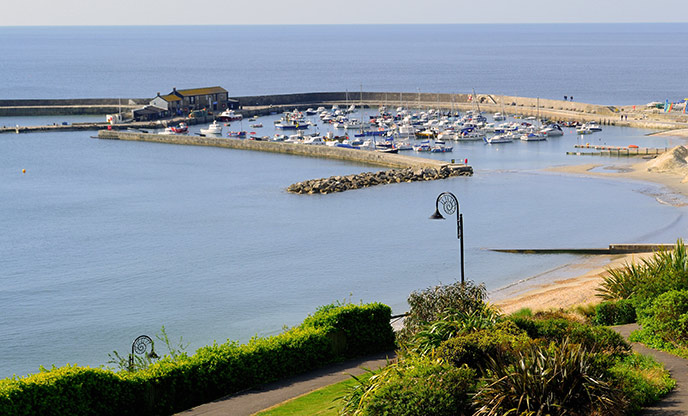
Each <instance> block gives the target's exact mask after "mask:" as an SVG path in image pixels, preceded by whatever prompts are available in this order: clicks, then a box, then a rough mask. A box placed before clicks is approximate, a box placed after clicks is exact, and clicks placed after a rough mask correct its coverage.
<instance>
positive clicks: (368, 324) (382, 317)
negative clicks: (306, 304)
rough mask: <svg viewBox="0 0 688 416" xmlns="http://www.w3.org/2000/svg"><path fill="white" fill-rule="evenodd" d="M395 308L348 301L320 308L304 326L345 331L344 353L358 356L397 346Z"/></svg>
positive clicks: (334, 331) (340, 332)
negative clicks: (347, 302) (344, 303)
mask: <svg viewBox="0 0 688 416" xmlns="http://www.w3.org/2000/svg"><path fill="white" fill-rule="evenodd" d="M391 316H392V309H391V308H390V307H389V306H387V305H383V304H381V303H370V304H367V305H354V304H346V305H341V306H336V307H332V306H328V307H324V308H320V309H319V310H318V311H317V312H316V313H314V314H313V315H312V316H309V317H308V318H306V319H305V320H304V321H303V324H301V326H302V327H304V328H307V327H313V328H323V329H325V330H327V331H328V332H330V333H338V334H341V335H343V339H344V340H345V341H346V342H345V343H344V344H345V345H344V346H343V351H342V353H343V355H344V356H346V357H355V356H360V355H365V354H371V353H375V352H380V351H391V350H393V349H394V341H395V336H394V330H393V329H392V327H391V325H390V324H389V321H390V319H391Z"/></svg>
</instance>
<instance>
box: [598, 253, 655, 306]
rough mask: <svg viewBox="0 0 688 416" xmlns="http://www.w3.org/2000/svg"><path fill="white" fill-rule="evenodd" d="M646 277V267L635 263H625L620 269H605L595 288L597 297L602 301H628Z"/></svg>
mask: <svg viewBox="0 0 688 416" xmlns="http://www.w3.org/2000/svg"><path fill="white" fill-rule="evenodd" d="M647 275H648V274H647V266H646V265H640V264H636V263H628V262H627V263H624V265H623V266H622V267H620V268H617V269H607V274H606V276H604V277H603V278H602V283H601V284H600V287H599V288H597V296H599V297H601V298H602V299H604V300H616V299H629V298H630V297H631V296H633V294H634V293H635V291H636V289H637V287H638V284H639V283H640V282H642V281H643V280H645V279H646V278H647Z"/></svg>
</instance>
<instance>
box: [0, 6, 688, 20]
mask: <svg viewBox="0 0 688 416" xmlns="http://www.w3.org/2000/svg"><path fill="white" fill-rule="evenodd" d="M686 21H688V0H681V1H679V0H664V1H658V2H654V1H647V0H642V1H641V0H626V1H617V0H613V1H607V0H568V1H561V0H520V1H519V0H487V1H485V0H483V1H480V0H453V1H452V0H346V1H332V0H317V1H315V0H286V1H282V0H280V1H278V0H253V1H246V0H243V1H237V0H204V1H189V0H186V1H182V0H166V1H160V0H118V1H112V2H105V1H102V0H33V1H30V2H28V1H21V2H20V1H13V2H6V3H5V4H4V5H3V12H2V13H1V14H0V26H27V25H40V26H42V25H60V26H62V25H203V24H213V25H218V24H220V25H222V24H315V23H321V24H349V23H366V24H375V23H383V24H389V23H599V22H611V23H628V22H686Z"/></svg>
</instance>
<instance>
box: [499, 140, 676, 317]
mask: <svg viewBox="0 0 688 416" xmlns="http://www.w3.org/2000/svg"><path fill="white" fill-rule="evenodd" d="M686 158H688V149H686V148H684V147H683V146H678V147H677V148H674V149H672V150H671V151H670V152H667V153H665V154H664V155H661V156H659V157H657V158H656V159H652V160H649V161H642V162H639V163H636V164H634V165H632V166H630V167H629V166H628V165H623V166H614V165H613V164H610V163H598V164H587V165H576V166H564V167H556V168H550V169H548V171H550V172H558V173H562V174H567V175H585V176H598V177H605V178H618V179H623V180H629V179H630V180H636V181H644V182H652V183H655V184H659V185H663V186H664V187H666V188H667V189H668V190H669V191H670V192H667V194H666V195H665V194H662V195H658V196H656V198H657V200H658V202H660V203H670V204H672V205H686V204H688V202H686V201H688V176H687V175H688V161H687V160H686ZM672 193H674V194H677V195H678V198H676V197H672V196H671V195H670V194H672ZM650 256H652V253H642V254H628V255H614V256H611V255H610V256H606V255H601V256H585V257H583V258H582V259H581V261H580V262H579V263H576V264H570V265H566V266H565V267H567V268H569V269H570V270H569V272H570V271H571V270H575V269H576V268H578V269H580V274H578V275H576V277H571V278H561V279H554V280H553V281H552V280H550V281H549V282H547V283H543V284H540V285H536V286H534V287H533V286H531V287H529V288H528V289H526V290H524V291H522V292H520V293H518V292H515V293H513V294H512V295H510V296H509V297H507V298H506V299H498V300H493V301H492V303H493V304H494V305H495V306H497V307H499V308H500V309H501V311H502V312H503V313H511V312H515V311H517V310H519V309H521V308H530V309H532V310H533V311H537V310H548V309H559V308H563V309H569V308H572V307H574V306H577V305H588V304H595V303H599V302H600V301H601V299H600V298H599V297H598V296H596V293H597V292H596V289H597V288H598V287H599V286H600V283H601V282H602V280H603V276H604V275H605V274H606V271H607V270H608V269H609V268H617V267H621V266H623V264H624V263H633V262H639V261H641V260H642V259H644V258H647V257H650ZM491 297H493V296H491Z"/></svg>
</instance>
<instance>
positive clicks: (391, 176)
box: [98, 130, 473, 194]
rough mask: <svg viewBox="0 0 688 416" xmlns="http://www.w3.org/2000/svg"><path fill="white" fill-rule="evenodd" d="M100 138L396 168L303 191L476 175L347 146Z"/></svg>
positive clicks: (297, 189) (113, 134) (301, 188)
mask: <svg viewBox="0 0 688 416" xmlns="http://www.w3.org/2000/svg"><path fill="white" fill-rule="evenodd" d="M98 138H99V139H110V140H127V141H144V142H153V143H168V144H177V145H189V146H213V147H225V148H230V149H240V150H255V151H262V152H273V153H285V154H290V155H296V156H306V157H320V158H327V159H337V160H346V161H350V162H356V163H363V164H368V165H375V166H383V167H387V168H392V170H390V171H382V172H374V173H363V174H359V175H349V176H342V177H338V176H334V177H332V178H327V179H314V180H310V181H305V182H299V183H297V184H293V185H291V186H290V187H289V188H288V191H289V192H294V193H301V194H303V193H305V194H314V193H332V192H342V191H345V190H349V189H357V188H364V187H368V186H373V185H381V184H385V183H401V182H414V181H427V180H435V179H445V178H448V177H451V176H460V175H472V174H473V168H472V167H470V166H467V165H462V164H458V165H455V164H448V163H447V162H444V161H441V160H434V159H427V158H423V157H414V156H405V155H398V154H388V153H380V152H372V151H365V150H355V149H346V148H341V147H330V146H309V145H304V144H293V143H280V142H268V141H260V140H238V139H226V138H212V137H201V136H181V135H170V134H150V133H132V132H123V131H114V130H100V131H99V132H98Z"/></svg>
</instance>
